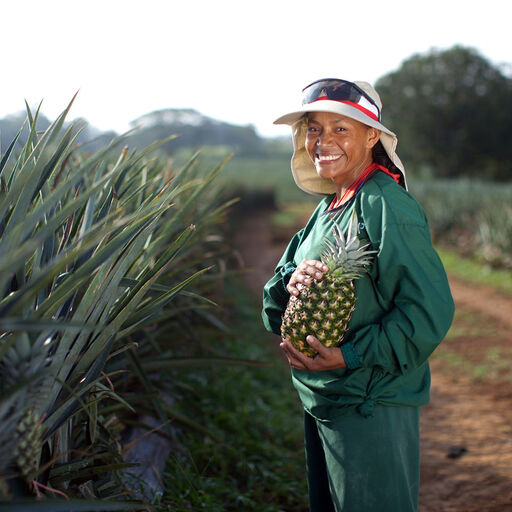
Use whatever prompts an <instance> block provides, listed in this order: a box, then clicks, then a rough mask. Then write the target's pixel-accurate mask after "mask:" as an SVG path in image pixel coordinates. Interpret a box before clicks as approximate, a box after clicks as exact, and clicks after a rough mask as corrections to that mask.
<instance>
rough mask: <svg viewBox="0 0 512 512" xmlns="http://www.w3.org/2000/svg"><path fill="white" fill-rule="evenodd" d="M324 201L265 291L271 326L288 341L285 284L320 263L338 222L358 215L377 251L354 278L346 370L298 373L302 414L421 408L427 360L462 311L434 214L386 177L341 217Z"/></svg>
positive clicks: (325, 417) (322, 416)
mask: <svg viewBox="0 0 512 512" xmlns="http://www.w3.org/2000/svg"><path fill="white" fill-rule="evenodd" d="M331 200H332V196H331V197H328V198H325V199H323V200H322V201H320V203H319V205H318V207H317V208H316V210H315V212H314V213H313V215H312V216H311V218H310V219H309V221H308V223H307V224H306V226H305V227H304V228H303V229H302V230H300V231H299V232H298V233H297V234H296V235H295V236H294V237H293V238H292V239H291V241H290V243H289V244H288V247H287V248H286V250H285V252H284V254H283V256H282V258H281V260H280V261H279V263H278V265H277V267H276V269H275V274H274V276H273V277H272V278H271V279H270V280H269V281H268V283H267V284H266V285H265V287H264V291H263V313H262V316H263V322H264V324H265V327H266V328H267V329H268V330H270V331H272V332H274V333H275V334H280V326H281V317H282V315H283V313H284V310H285V309H286V304H287V302H288V298H289V293H288V291H287V290H286V284H287V282H288V280H289V278H290V275H291V274H292V272H293V270H294V269H295V268H296V267H297V266H298V265H299V264H300V263H301V262H302V260H304V259H306V258H309V259H315V260H319V259H320V254H321V251H322V248H323V241H324V239H325V238H327V237H329V238H330V239H331V240H332V238H333V237H332V229H333V222H337V223H338V225H339V226H340V227H341V229H342V230H343V232H344V233H346V232H347V229H348V224H349V221H350V218H351V216H352V213H353V210H354V209H356V212H357V215H358V218H359V237H360V239H362V240H364V239H366V240H368V241H369V242H370V247H369V249H371V250H375V251H377V252H376V254H375V258H374V260H373V263H372V265H371V267H370V268H369V272H368V273H367V274H364V275H363V276H362V277H361V278H360V279H358V280H356V282H355V287H356V297H357V301H356V308H355V311H354V313H353V314H352V318H351V319H350V322H349V325H348V329H347V331H346V333H345V337H344V339H343V344H342V345H341V351H342V353H343V356H344V358H345V362H346V364H347V368H340V369H336V370H327V371H317V372H311V371H307V370H296V369H293V368H292V380H293V384H294V386H295V387H296V389H297V391H298V394H299V396H300V399H301V401H302V404H303V406H304V409H305V410H306V411H307V412H309V413H310V414H311V415H312V416H314V417H315V418H317V419H318V420H320V421H329V420H331V419H333V418H335V417H338V416H341V415H344V414H347V413H350V412H353V411H354V410H357V411H358V412H359V413H360V414H362V415H363V416H369V415H371V414H372V411H373V406H374V405H375V404H382V405H390V406H396V405H398V406H404V405H405V406H420V405H424V404H426V403H427V402H428V400H429V388H430V370H429V365H428V357H429V356H430V354H432V352H433V351H434V349H435V348H436V346H437V345H438V344H439V343H440V342H441V340H442V339H443V337H444V336H445V334H446V332H447V331H448V329H449V327H450V325H451V322H452V319H453V314H454V304H453V299H452V296H451V293H450V288H449V285H448V280H447V277H446V273H445V271H444V268H443V265H442V263H441V261H440V259H439V256H438V255H437V253H436V252H435V250H434V248H433V247H432V241H431V237H430V230H429V226H428V222H427V218H426V215H425V213H424V211H423V209H422V207H421V206H420V205H419V203H418V202H417V201H416V200H415V199H414V197H413V196H412V195H411V194H409V193H408V192H407V191H406V190H405V189H403V188H402V187H401V186H399V185H398V184H397V183H395V181H394V180H393V179H392V178H390V177H389V176H387V175H386V174H384V173H382V172H377V173H376V174H374V175H373V176H372V177H371V178H370V179H369V180H368V181H366V183H365V184H364V185H363V187H362V188H361V189H360V190H359V192H358V193H357V195H356V197H355V198H354V199H353V200H352V201H351V203H350V204H349V205H347V206H346V207H345V208H344V209H342V210H341V211H339V212H338V213H336V214H331V213H325V212H326V211H327V209H328V207H329V204H330V202H331Z"/></svg>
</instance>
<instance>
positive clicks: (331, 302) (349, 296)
mask: <svg viewBox="0 0 512 512" xmlns="http://www.w3.org/2000/svg"><path fill="white" fill-rule="evenodd" d="M358 227H359V220H358V217H357V214H356V212H355V210H354V213H353V214H352V218H351V220H350V224H349V229H348V233H347V236H346V237H345V236H344V235H343V232H342V231H341V229H340V227H339V226H338V225H337V224H336V223H334V228H333V235H334V242H331V241H330V240H327V239H326V240H325V241H324V244H325V248H324V250H323V252H322V255H321V259H322V262H323V263H325V264H326V265H327V266H328V267H329V271H328V272H327V273H326V274H324V277H323V278H322V279H321V280H317V279H313V282H312V283H311V285H310V286H300V287H298V288H299V291H300V293H299V295H298V296H294V295H292V296H290V299H289V301H288V305H287V307H286V310H285V312H284V315H283V319H282V323H281V335H282V337H283V338H286V339H288V340H290V342H291V343H292V345H293V346H294V347H295V348H296V349H297V350H300V351H301V352H303V353H304V354H306V355H308V356H309V357H314V356H315V355H316V352H315V351H314V350H313V349H312V348H311V347H310V346H309V345H308V344H307V343H306V342H305V339H306V336H307V335H308V334H312V335H313V336H315V337H316V338H317V339H318V340H319V341H320V342H321V343H322V344H323V345H325V346H326V347H334V346H337V345H340V344H341V342H342V341H343V337H344V335H345V332H346V330H347V327H348V322H349V320H350V317H351V316H352V313H353V311H354V309H355V305H356V294H355V286H354V280H355V279H358V278H359V277H361V276H362V275H363V274H364V273H365V272H366V271H367V269H368V267H369V266H370V264H371V262H372V260H373V255H374V253H376V252H377V251H368V250H366V249H367V248H368V246H369V244H368V243H367V244H364V245H362V244H361V241H360V240H359V237H358V236H357V233H358Z"/></svg>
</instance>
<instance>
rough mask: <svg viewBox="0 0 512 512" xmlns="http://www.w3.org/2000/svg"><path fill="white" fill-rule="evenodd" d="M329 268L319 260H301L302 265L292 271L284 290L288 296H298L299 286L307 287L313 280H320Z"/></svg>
mask: <svg viewBox="0 0 512 512" xmlns="http://www.w3.org/2000/svg"><path fill="white" fill-rule="evenodd" d="M328 270H329V267H328V266H327V265H326V264H325V263H322V262H321V261H319V260H302V263H301V264H300V265H299V266H298V267H297V268H296V269H295V270H294V272H293V274H292V275H291V277H290V281H289V282H288V284H287V285H286V289H287V290H288V293H290V295H295V296H297V295H299V293H300V286H297V285H304V286H309V285H310V284H311V283H312V282H313V279H322V277H323V276H324V274H325V273H326V272H327V271H328Z"/></svg>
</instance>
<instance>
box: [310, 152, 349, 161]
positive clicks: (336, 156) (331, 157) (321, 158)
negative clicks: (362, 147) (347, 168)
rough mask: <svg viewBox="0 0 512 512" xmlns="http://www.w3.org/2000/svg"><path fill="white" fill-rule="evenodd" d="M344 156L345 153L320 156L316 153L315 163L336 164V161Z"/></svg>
mask: <svg viewBox="0 0 512 512" xmlns="http://www.w3.org/2000/svg"><path fill="white" fill-rule="evenodd" d="M342 156H343V153H338V154H334V155H333V154H320V153H315V163H317V162H318V163H321V164H325V163H330V162H334V161H336V160H339V159H340V158H341V157H342Z"/></svg>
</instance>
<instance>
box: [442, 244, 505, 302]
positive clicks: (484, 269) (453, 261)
mask: <svg viewBox="0 0 512 512" xmlns="http://www.w3.org/2000/svg"><path fill="white" fill-rule="evenodd" d="M437 252H438V253H439V256H440V257H441V260H442V261H443V265H444V267H445V269H446V272H447V273H448V274H450V275H453V276H456V277H460V278H462V279H464V280H466V281H470V282H472V283H475V284H481V285H487V286H492V287H494V288H496V289H497V290H500V291H502V292H504V293H508V294H512V272H510V271H509V270H500V269H493V268H491V267H490V266H488V265H482V264H481V263H479V262H477V261H473V260H470V259H467V258H461V257H460V256H459V255H458V254H457V253H456V252H455V251H450V250H446V249H440V248H437Z"/></svg>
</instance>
